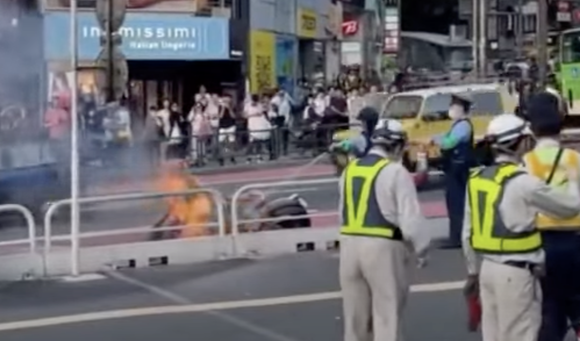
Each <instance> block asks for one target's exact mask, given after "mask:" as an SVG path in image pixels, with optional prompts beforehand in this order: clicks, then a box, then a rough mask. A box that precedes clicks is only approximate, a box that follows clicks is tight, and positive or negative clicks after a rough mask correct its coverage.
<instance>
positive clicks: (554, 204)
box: [462, 156, 580, 275]
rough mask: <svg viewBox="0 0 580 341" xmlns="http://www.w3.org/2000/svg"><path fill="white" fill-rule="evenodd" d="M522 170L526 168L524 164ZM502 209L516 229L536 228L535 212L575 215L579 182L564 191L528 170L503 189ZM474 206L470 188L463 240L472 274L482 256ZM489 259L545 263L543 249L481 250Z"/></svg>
mask: <svg viewBox="0 0 580 341" xmlns="http://www.w3.org/2000/svg"><path fill="white" fill-rule="evenodd" d="M496 161H497V162H514V160H513V159H511V158H509V157H507V156H498V157H497V158H496ZM522 171H525V169H524V168H522ZM499 211H500V213H501V216H502V219H503V222H504V224H505V226H506V228H507V229H509V230H510V231H513V232H527V231H533V230H534V229H535V218H536V214H538V213H543V214H546V215H550V216H553V217H558V218H562V219H568V218H572V217H574V216H575V215H577V214H578V213H580V193H579V191H578V182H577V181H573V182H572V181H571V183H570V186H569V191H568V192H567V193H566V192H562V191H559V190H556V189H554V188H552V187H550V186H548V185H546V184H545V182H544V181H543V180H540V179H538V178H536V177H534V176H532V175H530V174H528V173H526V174H523V175H520V176H518V177H515V178H513V179H512V180H511V181H510V182H508V183H507V184H506V186H505V189H504V194H503V197H502V198H501V201H500V203H499ZM470 239H471V207H470V205H469V192H467V193H466V199H465V215H464V219H463V231H462V242H463V252H464V255H465V259H466V265H467V271H468V273H469V274H470V275H475V274H477V273H479V260H480V259H479V257H478V254H477V253H476V252H475V250H473V248H472V247H471V240H470ZM482 257H483V258H484V259H486V260H489V261H492V262H497V263H505V262H507V261H524V262H530V263H534V264H542V263H544V257H545V256H544V251H543V250H542V249H540V250H537V251H534V252H530V253H521V254H509V255H492V254H482Z"/></svg>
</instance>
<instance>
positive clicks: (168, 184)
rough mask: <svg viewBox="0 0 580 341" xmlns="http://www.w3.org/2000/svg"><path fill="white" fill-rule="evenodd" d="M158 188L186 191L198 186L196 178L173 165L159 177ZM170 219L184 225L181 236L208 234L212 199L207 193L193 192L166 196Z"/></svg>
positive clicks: (170, 190)
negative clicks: (185, 194) (184, 194)
mask: <svg viewBox="0 0 580 341" xmlns="http://www.w3.org/2000/svg"><path fill="white" fill-rule="evenodd" d="M159 188H160V190H161V191H164V192H177V191H187V190H193V189H198V188H200V186H199V182H198V181H197V178H196V177H195V176H193V175H191V174H186V173H185V172H183V171H177V169H175V168H174V167H171V168H169V169H167V170H166V171H165V172H164V173H163V174H162V175H161V177H160V179H159ZM165 200H166V202H167V205H168V213H169V216H170V219H171V220H173V221H175V222H176V224H177V225H183V226H186V227H185V228H183V229H182V230H181V237H182V238H191V237H199V236H205V235H208V234H210V231H209V229H208V225H209V223H210V221H211V217H212V213H213V201H212V198H211V194H209V193H195V194H190V195H187V196H173V197H167V198H166V199H165Z"/></svg>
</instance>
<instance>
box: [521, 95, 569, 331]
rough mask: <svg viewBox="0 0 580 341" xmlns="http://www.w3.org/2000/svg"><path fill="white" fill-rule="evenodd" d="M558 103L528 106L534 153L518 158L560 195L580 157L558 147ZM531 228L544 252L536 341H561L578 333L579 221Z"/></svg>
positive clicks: (536, 101) (534, 101) (546, 100)
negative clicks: (571, 332)
mask: <svg viewBox="0 0 580 341" xmlns="http://www.w3.org/2000/svg"><path fill="white" fill-rule="evenodd" d="M560 103H561V98H559V97H555V96H554V95H552V93H551V92H548V91H547V92H546V93H541V94H538V95H536V96H534V97H533V98H531V100H530V105H529V109H528V119H529V121H530V124H531V128H532V131H533V132H534V135H535V136H536V138H537V141H536V147H535V148H534V150H533V151H531V152H529V153H527V154H526V155H525V156H524V163H525V165H526V168H527V169H528V171H529V172H530V173H531V174H532V175H535V176H536V177H538V178H540V179H541V180H542V181H544V182H545V183H547V184H548V185H550V186H551V187H553V188H558V189H560V190H561V191H566V190H567V189H568V187H569V186H573V185H574V183H577V182H578V180H579V179H578V178H572V179H568V177H567V176H568V174H567V173H569V172H570V170H572V171H573V172H576V176H578V175H577V174H578V172H579V171H580V154H579V153H578V152H576V151H574V150H572V149H568V148H563V147H562V146H561V145H560V142H559V135H560V132H561V129H562V118H563V117H562V113H561V112H559V111H560V110H561V106H560ZM536 225H537V228H538V229H539V230H541V231H542V241H543V246H544V250H545V252H546V276H544V277H543V278H542V280H541V282H542V292H543V309H542V327H541V329H540V338H539V340H540V341H562V340H564V337H565V335H566V334H567V332H568V329H569V325H568V321H570V325H571V327H572V328H573V329H574V331H575V332H576V334H578V332H579V331H580V273H579V272H578V269H580V235H579V233H580V216H576V217H574V218H572V219H556V218H552V217H549V216H546V215H539V216H538V219H537V220H536Z"/></svg>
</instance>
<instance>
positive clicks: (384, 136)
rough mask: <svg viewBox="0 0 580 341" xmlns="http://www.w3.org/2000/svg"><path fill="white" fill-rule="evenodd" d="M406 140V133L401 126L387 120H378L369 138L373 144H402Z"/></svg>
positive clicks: (394, 121)
mask: <svg viewBox="0 0 580 341" xmlns="http://www.w3.org/2000/svg"><path fill="white" fill-rule="evenodd" d="M406 139H407V133H406V132H405V130H404V129H403V124H401V122H399V121H397V120H393V119H388V118H385V119H381V120H379V123H378V124H377V126H376V127H375V131H374V133H373V136H372V138H371V140H372V142H373V144H381V143H383V144H384V143H389V144H390V143H393V142H404V141H405V140H406Z"/></svg>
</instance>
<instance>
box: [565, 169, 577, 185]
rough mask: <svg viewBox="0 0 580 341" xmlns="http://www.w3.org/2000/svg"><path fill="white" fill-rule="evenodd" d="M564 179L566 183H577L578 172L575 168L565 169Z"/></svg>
mask: <svg viewBox="0 0 580 341" xmlns="http://www.w3.org/2000/svg"><path fill="white" fill-rule="evenodd" d="M566 179H568V181H574V182H577V181H578V170H576V167H566Z"/></svg>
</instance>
